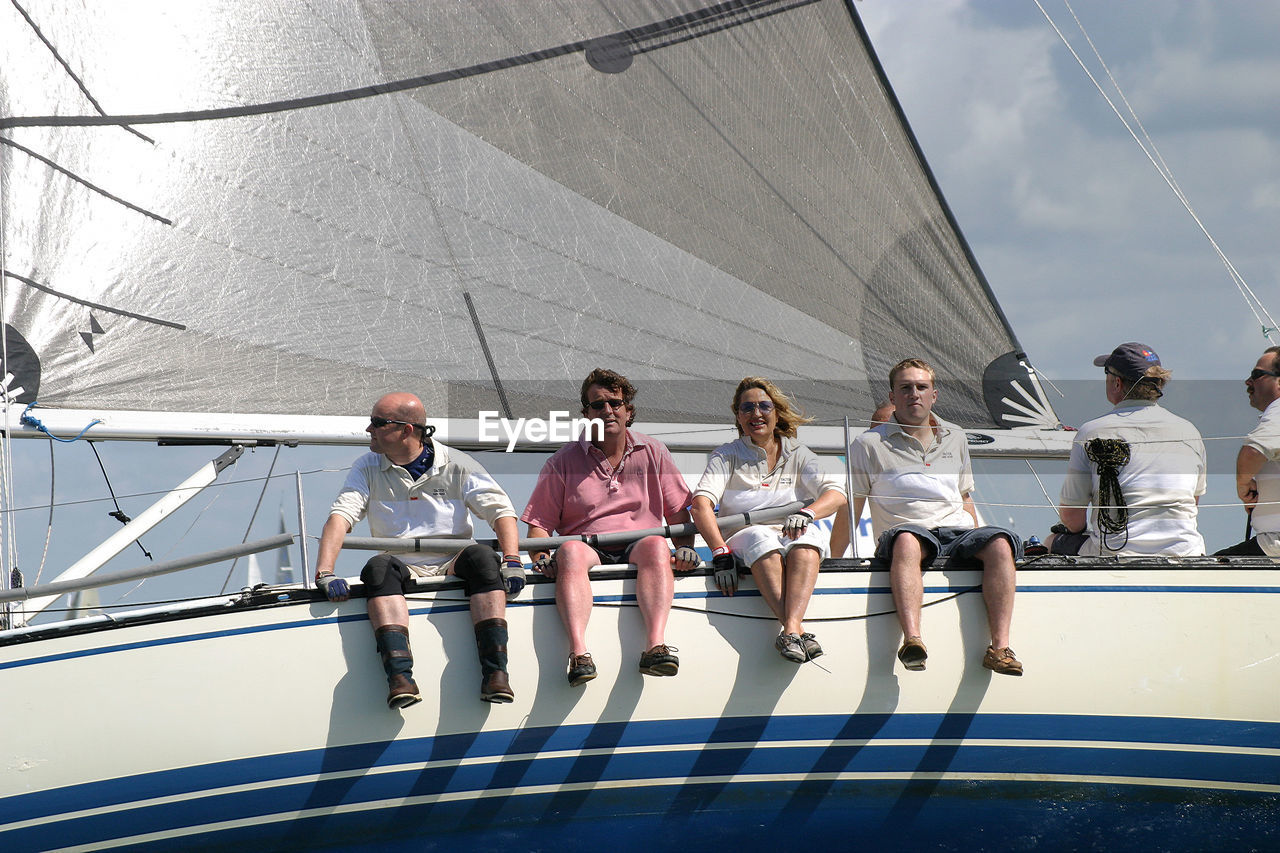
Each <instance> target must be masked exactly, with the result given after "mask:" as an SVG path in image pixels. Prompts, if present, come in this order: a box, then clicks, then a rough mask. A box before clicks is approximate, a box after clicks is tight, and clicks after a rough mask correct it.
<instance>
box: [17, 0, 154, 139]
mask: <svg viewBox="0 0 1280 853" xmlns="http://www.w3.org/2000/svg"><path fill="white" fill-rule="evenodd" d="M10 2H11V3H13V8H15V9H17V10H18V14H19V15H21V16H22V18H23V20H25V21H26V22H27V26H29V27H31V31H32V32H33V33H35V34H36V38H38V39H40V41H41V42H43V43H44V46H45V47H46V48H47V49H48V50H49V53H50V54H52V55H53V58H54V59H55V60H57V62H58V64H59V65H61V66H62V70H63V71H66V72H67V76H68V77H70V78H71V81H72V82H73V83H75V84H76V87H77V88H78V89H79V90H80V92H81V94H83V95H84V97H85V99H86V100H87V101H88V102H89V103H90V104H92V105H93V108H94V109H95V110H97V111H98V114H99V115H104V116H105V115H106V114H107V111H106V110H104V109H103V108H102V104H100V103H98V99H97V98H95V97H94V96H93V94H92V93H91V92H90V91H89V87H87V86H85V84H84V81H82V80H81V79H80V77H79V76H78V75H77V74H76V72H74V71H72V70H71V66H70V65H69V64H68V63H67V61H66V60H65V59H63V58H62V54H61V53H59V52H58V49H57V48H56V47H54V46H53V42H51V41H49V39H47V38H45V35H44V33H43V32H41V30H40V27H39V26H37V25H36V22H35V21H34V20H32V18H31V16H30V15H28V14H27V10H26V9H24V8H22V6H20V5H19V4H18V0H10ZM122 127H124V129H125V130H127V131H129V132H130V133H132V134H133V135H134V136H136V137H138V138H139V139H141V140H143V141H144V142H149V143H151V144H152V145H154V144H155V140H154V139H152V138H151V137H149V136H147V135H146V134H145V133H142V132H140V131H138V130H135V129H134V128H132V127H128V126H125V125H122Z"/></svg>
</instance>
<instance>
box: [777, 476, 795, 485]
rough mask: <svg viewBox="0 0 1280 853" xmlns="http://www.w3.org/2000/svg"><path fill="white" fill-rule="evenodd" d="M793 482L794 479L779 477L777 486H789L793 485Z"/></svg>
mask: <svg viewBox="0 0 1280 853" xmlns="http://www.w3.org/2000/svg"><path fill="white" fill-rule="evenodd" d="M794 482H795V478H794V477H779V478H778V485H779V486H790V485H791V484H792V483H794Z"/></svg>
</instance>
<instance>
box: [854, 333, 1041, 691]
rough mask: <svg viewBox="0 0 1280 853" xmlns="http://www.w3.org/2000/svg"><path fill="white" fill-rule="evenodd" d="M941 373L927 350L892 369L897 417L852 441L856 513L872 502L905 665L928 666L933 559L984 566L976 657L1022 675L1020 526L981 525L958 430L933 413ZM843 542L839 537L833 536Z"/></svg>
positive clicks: (1001, 671) (991, 666) (892, 399)
mask: <svg viewBox="0 0 1280 853" xmlns="http://www.w3.org/2000/svg"><path fill="white" fill-rule="evenodd" d="M936 382H937V377H936V374H935V373H934V370H933V367H932V366H931V365H930V364H929V363H928V362H927V361H924V360H923V359H919V358H908V359H905V360H903V361H900V362H898V364H896V365H894V367H893V369H891V370H890V371H889V402H891V403H893V407H894V414H893V419H892V421H890V422H889V423H885V424H881V425H880V426H877V427H874V428H872V429H869V430H867V431H866V432H864V433H862V434H861V435H859V436H858V437H857V438H856V439H854V441H853V443H852V444H850V445H849V467H850V471H851V474H852V478H851V479H852V485H853V495H854V501H853V517H854V518H858V517H860V516H861V515H862V507H863V506H864V505H865V503H866V501H868V500H870V501H871V527H872V529H873V530H874V531H875V534H876V536H877V537H878V538H877V541H876V553H875V557H876V560H877V561H881V562H887V563H889V585H890V587H891V588H892V590H893V602H894V605H895V607H896V608H897V612H898V624H899V625H900V626H901V628H902V635H903V642H902V647H901V648H900V649H898V660H899V661H901V662H902V665H903V666H904V667H906V668H907V669H909V670H913V671H919V670H923V669H924V668H925V661H926V660H927V658H928V656H929V655H928V651H927V649H926V647H925V644H924V640H923V639H921V636H920V635H921V610H922V608H923V602H924V579H923V574H922V572H923V569H924V567H925V566H927V565H929V564H930V563H932V562H933V561H934V559H935V558H939V559H944V560H947V561H948V562H949V563H951V564H959V565H966V564H969V565H977V566H981V567H982V597H983V600H984V602H985V603H986V605H987V625H988V628H989V630H990V636H991V645H990V646H988V647H987V651H986V654H985V655H984V656H983V659H982V665H983V666H985V667H986V668H987V669H989V670H991V671H993V672H996V673H999V674H1001V675H1022V663H1021V662H1020V661H1019V660H1018V659H1017V657H1016V656H1015V655H1014V653H1013V649H1011V648H1009V632H1010V627H1011V624H1012V622H1013V598H1014V593H1015V590H1016V586H1017V583H1016V580H1015V566H1014V561H1015V560H1016V559H1017V557H1018V556H1019V555H1020V554H1021V552H1022V541H1021V540H1020V539H1019V538H1018V535H1017V534H1016V533H1014V532H1013V531H1011V530H1007V529H1005V528H1003V527H994V526H984V527H980V526H979V525H978V511H977V508H976V507H975V506H974V503H973V498H972V497H971V496H970V493H971V492H972V491H973V489H974V480H973V468H972V465H971V463H970V462H969V446H968V441H967V439H966V437H965V434H964V430H962V429H960V428H959V427H957V426H955V425H954V424H951V423H948V422H946V421H944V420H942V419H941V418H939V417H938V416H936V415H935V414H933V406H934V404H935V403H937V401H938V391H937V388H936ZM836 544H837V545H838V546H839V547H843V545H844V542H843V541H841V542H837V543H836Z"/></svg>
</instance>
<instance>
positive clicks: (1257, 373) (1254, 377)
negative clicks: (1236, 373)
mask: <svg viewBox="0 0 1280 853" xmlns="http://www.w3.org/2000/svg"><path fill="white" fill-rule="evenodd" d="M1264 376H1275V377H1277V378H1280V372H1277V371H1275V370H1263V369H1262V368H1261V367H1255V368H1254V369H1253V370H1251V371H1250V372H1249V380H1250V381H1252V382H1257V381H1258V380H1259V379H1261V378H1262V377H1264Z"/></svg>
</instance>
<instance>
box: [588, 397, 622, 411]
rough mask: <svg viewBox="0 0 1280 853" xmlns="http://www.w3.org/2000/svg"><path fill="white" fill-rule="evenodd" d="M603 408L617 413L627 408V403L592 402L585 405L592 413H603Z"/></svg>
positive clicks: (610, 401) (620, 401) (616, 401)
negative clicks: (606, 407)
mask: <svg viewBox="0 0 1280 853" xmlns="http://www.w3.org/2000/svg"><path fill="white" fill-rule="evenodd" d="M605 406H608V407H609V408H611V409H613V410H614V411H615V412H617V411H620V410H622V409H625V408H626V407H627V401H626V400H592V401H591V402H590V403H587V408H588V409H590V410H591V411H593V412H603V411H604V407H605Z"/></svg>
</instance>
